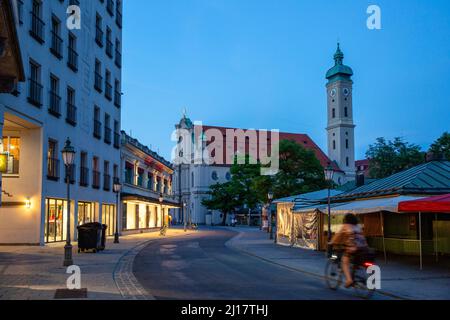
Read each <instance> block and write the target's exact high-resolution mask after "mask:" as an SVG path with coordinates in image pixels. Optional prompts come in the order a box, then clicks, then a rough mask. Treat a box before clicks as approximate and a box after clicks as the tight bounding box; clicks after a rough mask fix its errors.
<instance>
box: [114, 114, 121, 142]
mask: <svg viewBox="0 0 450 320" xmlns="http://www.w3.org/2000/svg"><path fill="white" fill-rule="evenodd" d="M119 130H120V128H119V121H117V120H114V148H116V149H119V148H120V133H119Z"/></svg>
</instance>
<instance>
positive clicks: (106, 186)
mask: <svg viewBox="0 0 450 320" xmlns="http://www.w3.org/2000/svg"><path fill="white" fill-rule="evenodd" d="M103 190H105V191H110V190H111V175H110V174H109V161H105V162H104V163H103Z"/></svg>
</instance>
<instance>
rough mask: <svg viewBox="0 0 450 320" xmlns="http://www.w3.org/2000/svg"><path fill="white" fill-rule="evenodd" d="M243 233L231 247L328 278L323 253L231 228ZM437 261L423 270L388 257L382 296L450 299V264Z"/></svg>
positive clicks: (411, 259)
mask: <svg viewBox="0 0 450 320" xmlns="http://www.w3.org/2000/svg"><path fill="white" fill-rule="evenodd" d="M229 229H230V230H233V231H237V232H239V235H237V236H236V237H234V238H233V239H231V240H230V241H229V242H228V243H227V245H228V246H229V247H231V248H234V249H236V250H239V251H242V252H244V253H247V254H249V255H252V256H255V257H258V258H260V259H262V260H265V261H267V262H270V263H275V264H278V265H281V266H284V267H287V268H290V269H293V270H297V271H300V272H303V273H306V274H309V275H312V276H316V277H322V278H323V275H324V270H325V264H326V262H327V259H326V256H325V254H324V253H323V252H317V251H311V250H305V249H300V248H293V247H287V246H280V245H275V244H274V242H273V240H269V235H268V234H267V233H266V232H263V231H260V230H259V229H255V228H246V227H243V228H229ZM434 259H435V258H434V257H433V258H431V257H429V258H428V259H426V260H425V261H424V268H423V270H422V271H421V270H420V268H419V259H418V257H403V256H394V255H390V254H388V256H387V263H385V262H384V257H379V258H378V259H377V262H378V264H379V266H380V268H381V278H382V280H381V290H380V292H379V293H381V294H385V295H387V296H389V297H394V298H400V299H445V300H448V299H450V260H449V259H448V258H447V259H444V258H442V257H441V258H440V261H439V263H435V261H434Z"/></svg>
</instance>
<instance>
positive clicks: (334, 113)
mask: <svg viewBox="0 0 450 320" xmlns="http://www.w3.org/2000/svg"><path fill="white" fill-rule="evenodd" d="M331 113H332V117H333V118H336V109H335V108H333V110H332V112H331Z"/></svg>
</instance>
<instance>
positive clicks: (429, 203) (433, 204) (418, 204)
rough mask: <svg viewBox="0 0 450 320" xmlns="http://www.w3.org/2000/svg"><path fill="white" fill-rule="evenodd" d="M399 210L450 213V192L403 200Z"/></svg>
mask: <svg viewBox="0 0 450 320" xmlns="http://www.w3.org/2000/svg"><path fill="white" fill-rule="evenodd" d="M398 211H399V212H432V213H450V194H445V195H441V196H436V197H430V198H422V199H418V200H412V201H403V202H400V203H399V205H398Z"/></svg>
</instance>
